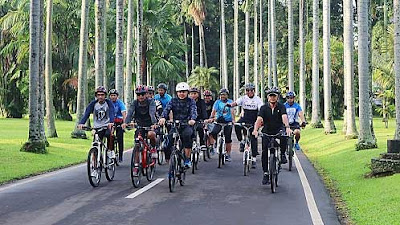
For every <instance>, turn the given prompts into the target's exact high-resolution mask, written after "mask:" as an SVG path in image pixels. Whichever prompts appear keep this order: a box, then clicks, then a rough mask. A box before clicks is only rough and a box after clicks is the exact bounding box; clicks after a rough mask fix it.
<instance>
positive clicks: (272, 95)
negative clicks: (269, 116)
mask: <svg viewBox="0 0 400 225" xmlns="http://www.w3.org/2000/svg"><path fill="white" fill-rule="evenodd" d="M277 96H278V95H276V94H270V95H268V97H277Z"/></svg>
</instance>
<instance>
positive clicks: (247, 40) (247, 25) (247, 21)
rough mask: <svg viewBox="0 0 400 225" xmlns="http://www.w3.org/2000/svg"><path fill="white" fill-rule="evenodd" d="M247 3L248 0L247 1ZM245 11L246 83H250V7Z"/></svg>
mask: <svg viewBox="0 0 400 225" xmlns="http://www.w3.org/2000/svg"><path fill="white" fill-rule="evenodd" d="M246 4H248V3H247V1H246ZM246 8H247V9H246V12H245V47H244V49H245V50H244V83H245V84H248V83H249V66H250V62H249V49H250V31H249V29H250V12H249V9H248V7H246Z"/></svg>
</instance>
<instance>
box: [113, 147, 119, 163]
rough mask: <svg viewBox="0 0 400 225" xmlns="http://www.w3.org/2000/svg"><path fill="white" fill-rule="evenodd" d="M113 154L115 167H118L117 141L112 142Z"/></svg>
mask: <svg viewBox="0 0 400 225" xmlns="http://www.w3.org/2000/svg"><path fill="white" fill-rule="evenodd" d="M114 152H115V165H116V166H119V147H118V141H114Z"/></svg>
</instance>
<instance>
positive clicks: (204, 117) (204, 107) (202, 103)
mask: <svg viewBox="0 0 400 225" xmlns="http://www.w3.org/2000/svg"><path fill="white" fill-rule="evenodd" d="M201 113H202V115H201V118H202V119H204V120H205V119H207V110H206V103H205V102H204V101H202V102H201Z"/></svg>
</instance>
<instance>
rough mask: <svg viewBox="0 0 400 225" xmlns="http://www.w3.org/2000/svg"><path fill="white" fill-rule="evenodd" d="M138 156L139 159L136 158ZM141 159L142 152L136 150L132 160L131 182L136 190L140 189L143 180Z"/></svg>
mask: <svg viewBox="0 0 400 225" xmlns="http://www.w3.org/2000/svg"><path fill="white" fill-rule="evenodd" d="M136 155H138V157H135V156H136ZM136 158H137V159H136ZM139 158H140V151H139V149H138V148H134V150H133V152H132V158H131V180H132V184H133V186H134V187H135V188H138V187H139V184H140V181H141V179H142V165H141V163H140V159H139Z"/></svg>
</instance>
